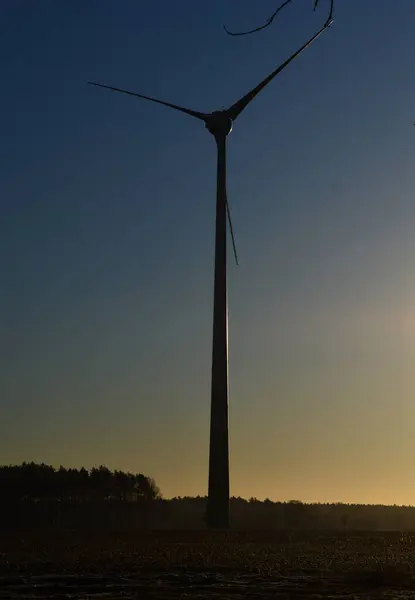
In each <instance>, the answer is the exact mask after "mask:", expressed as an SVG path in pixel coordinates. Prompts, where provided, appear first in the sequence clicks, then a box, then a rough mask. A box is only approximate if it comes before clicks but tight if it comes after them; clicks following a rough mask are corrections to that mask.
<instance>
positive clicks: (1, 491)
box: [0, 462, 415, 533]
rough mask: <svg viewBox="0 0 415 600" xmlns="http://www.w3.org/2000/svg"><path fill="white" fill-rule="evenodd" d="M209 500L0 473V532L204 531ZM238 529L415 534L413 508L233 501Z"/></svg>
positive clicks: (28, 469) (33, 471) (130, 478)
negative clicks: (167, 498) (165, 497)
mask: <svg viewBox="0 0 415 600" xmlns="http://www.w3.org/2000/svg"><path fill="white" fill-rule="evenodd" d="M205 508H206V498H205V497H200V496H198V497H196V498H189V497H184V498H172V499H170V500H165V499H163V497H162V495H161V493H160V490H159V488H158V487H157V485H156V483H155V481H154V480H153V479H152V478H151V477H147V476H145V475H143V474H140V473H139V474H133V473H124V472H123V471H110V469H108V468H107V467H104V466H100V467H98V468H93V469H91V470H87V469H85V468H81V469H66V468H64V467H60V468H59V469H55V468H54V467H51V466H49V465H45V464H35V463H33V462H32V463H23V464H21V465H18V466H11V465H9V466H0V509H1V510H0V530H1V531H7V530H25V529H26V530H27V529H49V528H51V529H82V530H85V529H92V530H93V529H99V530H103V529H104V530H105V529H109V530H123V529H128V530H131V529H201V528H204V527H205V524H204V514H205ZM231 523H232V527H234V528H235V529H241V530H244V529H262V530H272V529H275V530H289V531H295V530H297V531H298V530H324V531H330V530H332V531H333V530H334V531H338V532H343V533H347V532H352V531H370V530H378V531H393V530H398V531H415V507H412V506H381V505H362V504H341V503H336V504H305V503H302V502H300V501H298V500H292V501H290V502H272V501H271V500H268V499H267V500H264V501H260V500H257V499H256V498H250V499H249V500H246V499H243V498H231Z"/></svg>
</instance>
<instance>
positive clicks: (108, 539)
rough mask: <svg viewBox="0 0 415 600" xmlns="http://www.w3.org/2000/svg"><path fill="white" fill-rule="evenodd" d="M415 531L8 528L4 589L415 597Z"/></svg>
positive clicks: (169, 596) (51, 596)
mask: <svg viewBox="0 0 415 600" xmlns="http://www.w3.org/2000/svg"><path fill="white" fill-rule="evenodd" d="M414 573H415V534H414V535H409V534H399V533H384V534H383V533H366V534H365V533H360V534H347V535H342V534H339V535H337V536H335V535H333V534H321V533H311V532H308V533H295V534H288V533H275V532H229V533H225V534H224V533H215V532H213V533H212V532H206V531H200V532H188V531H182V532H172V531H165V532H152V533H150V532H146V533H144V532H134V533H118V534H116V533H111V534H109V533H106V534H104V533H101V534H92V533H90V534H80V533H79V532H70V531H67V532H60V533H56V532H45V533H43V534H40V533H30V532H27V533H26V534H22V533H21V532H20V533H18V534H14V535H11V534H7V535H4V536H1V537H0V599H4V598H7V599H16V600H17V599H18V600H21V599H23V598H24V599H25V600H29V599H32V598H36V599H37V600H46V599H48V600H58V599H59V600H64V599H66V600H69V599H72V600H81V599H82V600H83V599H87V598H88V599H89V600H95V599H98V598H99V599H111V600H112V599H114V600H115V599H117V600H118V599H121V598H122V599H123V600H132V599H133V598H134V599H138V598H140V600H141V599H155V598H158V599H160V600H175V599H177V598H183V599H185V598H186V599H187V600H193V599H196V598H197V599H198V600H204V599H208V598H217V599H219V598H220V599H224V600H227V599H232V600H239V598H251V599H253V600H265V599H268V598H270V599H271V598H272V599H275V600H282V599H284V600H288V599H289V598H295V599H296V600H303V599H304V600H305V599H307V600H308V599H314V600H320V599H323V598H332V599H344V600H346V599H351V600H357V599H358V598H359V599H360V598H361V599H365V600H366V599H369V598H387V599H391V598H396V599H400V600H406V599H409V598H411V599H414V598H415V577H414Z"/></svg>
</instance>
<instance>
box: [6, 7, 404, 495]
mask: <svg viewBox="0 0 415 600" xmlns="http://www.w3.org/2000/svg"><path fill="white" fill-rule="evenodd" d="M275 6H276V2H275V0H261V2H254V1H252V0H238V1H236V0H234V1H230V0H226V1H224V0H210V1H209V2H207V1H206V2H191V1H190V0H180V1H179V0H177V1H176V2H167V1H166V0H151V2H146V3H140V2H137V1H136V0H117V2H110V1H109V0H89V1H88V2H85V1H83V0H77V1H74V0H71V1H69V0H61V1H60V2H56V0H42V1H38V2H33V1H28V0H27V1H22V0H3V1H2V3H1V7H0V67H1V94H0V120H1V129H0V261H1V262H0V274H1V285H0V462H1V463H3V464H4V463H10V462H11V463H20V462H21V461H23V460H26V461H31V460H34V461H37V462H41V461H44V462H46V463H50V464H53V465H56V466H59V465H60V464H64V465H65V466H80V465H85V466H86V467H88V468H90V467H92V466H93V465H99V464H106V465H107V466H109V467H110V468H119V469H124V470H132V471H139V472H144V473H145V474H146V475H150V476H152V477H154V478H155V479H156V482H157V483H158V485H159V486H160V488H161V490H162V492H163V493H164V494H165V496H166V497H170V496H172V495H196V494H201V495H204V494H205V493H206V490H207V459H208V427H209V403H210V367H211V344H212V339H211V335H212V331H211V330H212V305H213V244H214V210H215V146H214V141H213V139H212V138H211V137H209V135H208V134H207V132H206V130H205V129H204V127H203V125H201V124H199V123H198V122H197V121H194V120H193V119H190V118H187V117H186V116H183V115H180V114H178V113H175V112H171V111H169V110H167V109H164V108H163V107H159V106H156V105H152V104H150V103H146V102H144V101H142V102H141V101H139V100H135V99H133V98H131V97H128V96H124V95H121V94H116V93H113V92H109V91H107V90H100V89H98V88H93V87H91V86H88V85H86V81H87V80H90V79H92V80H96V81H100V82H103V83H106V84H109V85H115V86H119V87H124V88H128V89H131V90H133V91H136V92H138V93H140V92H141V93H143V94H149V95H154V96H158V97H160V98H163V99H166V100H170V101H171V102H175V103H178V104H183V105H185V106H188V107H191V108H194V109H196V110H197V109H199V110H202V111H204V110H206V111H210V110H215V109H220V108H223V107H225V106H227V105H229V104H231V103H232V102H233V101H235V100H236V99H238V98H239V97H240V96H241V95H243V94H244V93H245V92H246V91H247V90H248V89H250V88H251V87H253V85H255V84H256V83H257V82H258V81H259V80H260V79H261V78H263V77H264V76H265V75H267V74H268V72H269V71H271V70H272V69H274V68H275V67H276V66H277V65H278V64H279V63H280V62H282V61H283V60H285V59H286V58H287V57H288V56H289V55H290V53H291V52H292V51H294V50H295V49H296V48H297V47H298V46H299V45H301V44H302V43H303V42H304V41H305V40H306V39H307V38H308V37H309V36H310V35H311V34H312V33H314V32H315V31H316V30H317V28H318V27H319V26H320V25H321V24H322V22H323V21H324V18H325V14H326V13H325V11H326V9H327V8H328V0H321V2H320V8H319V10H318V11H317V12H316V13H313V12H312V6H313V0H296V2H294V3H293V5H292V7H291V8H288V9H286V11H284V12H283V13H281V16H280V18H279V20H278V19H277V20H276V21H275V22H274V24H273V26H272V27H270V28H268V29H267V30H265V31H264V32H262V33H261V34H257V35H254V36H249V37H241V38H231V37H228V36H226V35H225V33H224V31H223V30H222V28H221V24H222V23H223V22H226V23H227V24H228V25H229V26H234V27H242V28H243V27H249V26H252V25H256V24H258V23H261V22H262V21H263V20H264V18H266V17H267V16H268V15H269V13H271V12H272V10H273V9H274V8H275ZM414 30H415V2H414V1H413V0H394V1H391V0H389V1H381V0H377V1H376V2H375V1H374V0H347V1H346V0H337V7H336V15H335V23H334V25H333V27H332V28H331V29H330V30H329V31H328V32H326V33H325V34H324V36H323V37H321V38H320V39H319V40H318V41H317V42H315V44H313V45H312V46H311V47H310V48H309V49H308V50H307V51H306V52H305V53H304V54H303V55H302V56H301V57H300V58H299V59H298V60H297V61H295V62H294V63H293V64H292V65H291V66H290V67H289V68H288V69H287V70H286V71H284V73H283V74H282V75H281V76H280V77H279V78H278V79H277V80H275V81H274V82H273V83H272V84H271V85H270V86H269V87H268V88H267V89H266V91H264V92H263V93H262V94H261V96H260V97H259V98H257V99H256V100H255V102H254V103H252V104H251V106H250V107H249V108H248V109H247V110H246V111H245V112H244V114H243V115H242V116H241V117H240V119H239V120H238V122H237V123H236V125H235V127H234V130H233V132H232V134H231V136H230V137H229V145H228V148H229V153H228V154H229V200H230V203H231V208H232V212H233V220H234V229H235V235H236V241H237V246H238V251H239V258H240V267H238V268H236V267H235V266H234V264H232V263H230V272H229V312H230V326H229V327H230V330H229V334H230V349H229V354H230V424H231V436H230V441H231V492H232V494H234V495H241V496H245V497H249V496H257V497H259V498H264V497H267V496H268V497H270V498H272V499H276V500H277V499H281V500H284V499H285V500H287V499H292V498H295V499H300V500H303V501H345V502H376V503H378V502H379V503H395V502H396V503H404V504H411V503H412V504H413V503H415V480H414V477H413V461H414V456H415V404H414V397H415V370H414V369H413V365H414V364H415V268H414V257H415V235H414V229H415V199H414V190H415V168H414V167H415V128H414V126H413V125H414V122H415V72H414V54H413V49H414ZM230 258H231V255H230Z"/></svg>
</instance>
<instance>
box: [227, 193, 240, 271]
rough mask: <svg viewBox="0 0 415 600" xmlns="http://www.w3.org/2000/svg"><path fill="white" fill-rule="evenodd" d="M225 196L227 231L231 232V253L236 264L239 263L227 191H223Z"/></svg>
mask: <svg viewBox="0 0 415 600" xmlns="http://www.w3.org/2000/svg"><path fill="white" fill-rule="evenodd" d="M225 194H226V196H225V200H226V212H227V214H228V222H229V231H230V232H231V239H232V247H233V254H234V256H235V262H236V266H238V265H239V262H238V255H237V253H236V245H235V236H234V235H233V227H232V219H231V211H230V208H229V203H228V194H227V192H225Z"/></svg>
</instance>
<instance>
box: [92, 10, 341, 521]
mask: <svg viewBox="0 0 415 600" xmlns="http://www.w3.org/2000/svg"><path fill="white" fill-rule="evenodd" d="M331 23H332V19H329V20H328V21H327V22H326V23H325V25H324V26H323V27H322V28H321V29H320V30H319V31H318V32H317V33H316V34H314V35H313V36H312V37H311V38H310V39H309V40H308V41H307V42H306V43H305V44H304V45H303V46H301V48H299V49H298V50H297V51H296V52H294V54H292V55H291V56H290V58H288V59H287V60H286V61H285V62H283V63H282V64H281V65H280V66H279V67H277V68H276V69H275V70H274V71H273V72H272V73H270V74H269V75H268V77H266V78H265V79H264V80H263V81H261V82H260V83H259V84H258V85H257V86H256V87H254V88H253V89H252V90H251V91H249V92H248V93H247V94H246V95H245V96H243V97H242V98H241V99H240V100H238V101H237V102H235V103H234V104H232V106H230V107H229V108H228V109H226V110H220V111H215V112H212V113H203V112H199V111H195V110H191V109H189V108H184V107H183V106H178V105H176V104H171V103H170V102H165V101H164V100H158V99H156V98H151V97H150V96H143V95H142V94H136V93H134V92H130V91H127V90H123V89H120V88H116V87H112V86H109V85H103V84H101V83H96V82H93V81H89V82H88V83H89V84H90V85H95V86H98V87H102V88H106V89H109V90H114V91H116V92H121V93H123V94H129V95H130V96H135V97H136V98H142V99H144V100H150V101H151V102H156V103H157V104H161V105H163V106H167V107H168V108H172V109H174V110H176V111H180V112H182V113H185V114H186V115H189V116H191V117H195V118H196V119H198V120H200V121H202V122H204V124H205V127H206V129H207V130H208V131H209V133H211V134H212V135H213V137H214V138H215V142H216V146H217V173H216V181H217V187H216V231H215V275H214V300H213V346H212V379H211V412H210V440H209V481H208V502H207V509H206V523H207V526H208V527H209V528H211V529H227V528H229V525H230V523H229V499H230V498H229V427H228V301H227V274H226V270H227V260H226V259H227V257H226V232H227V229H226V224H227V219H228V221H229V228H230V233H231V237H232V244H233V249H234V253H235V259H236V262H238V260H237V255H236V249H235V241H234V237H233V230H232V221H231V217H230V212H229V206H228V200H227V194H226V138H227V136H228V135H229V133H230V132H231V130H232V125H233V123H234V121H235V120H236V119H237V118H238V117H239V115H240V114H241V113H242V111H243V110H244V109H245V108H246V107H247V106H248V104H250V102H251V101H252V100H253V99H254V98H255V97H256V96H257V95H258V94H259V93H260V92H261V90H263V89H264V88H265V86H267V85H268V84H269V83H270V82H271V81H272V80H273V79H274V77H276V76H277V75H278V74H279V73H281V71H282V70H283V69H285V67H287V66H288V65H289V64H290V63H291V62H292V61H293V60H294V59H295V58H297V56H299V55H300V54H301V53H302V52H303V51H304V50H305V49H306V48H307V47H308V46H310V44H312V42H314V40H316V39H317V38H318V37H319V36H320V35H321V34H322V33H323V31H325V30H326V29H327V28H328V27H329V26H330V25H331Z"/></svg>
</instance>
